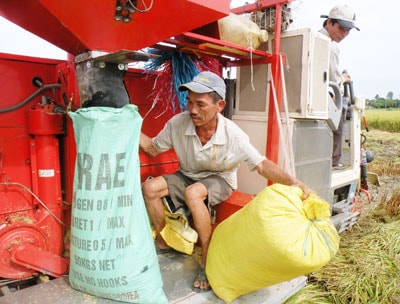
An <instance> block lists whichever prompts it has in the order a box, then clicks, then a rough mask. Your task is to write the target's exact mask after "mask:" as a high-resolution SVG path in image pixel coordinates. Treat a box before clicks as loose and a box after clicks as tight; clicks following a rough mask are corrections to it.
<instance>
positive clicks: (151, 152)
mask: <svg viewBox="0 0 400 304" xmlns="http://www.w3.org/2000/svg"><path fill="white" fill-rule="evenodd" d="M139 148H140V150H142V151H143V152H144V153H145V154H146V155H147V156H149V157H154V156H157V155H158V154H159V153H158V152H157V151H156V149H154V147H153V144H152V142H151V138H150V137H148V136H147V135H145V134H143V133H142V132H140V140H139Z"/></svg>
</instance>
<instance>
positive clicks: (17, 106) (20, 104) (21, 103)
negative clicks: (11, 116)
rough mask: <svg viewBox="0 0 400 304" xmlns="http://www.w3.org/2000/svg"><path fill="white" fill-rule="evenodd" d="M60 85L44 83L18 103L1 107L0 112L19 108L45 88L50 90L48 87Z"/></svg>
mask: <svg viewBox="0 0 400 304" xmlns="http://www.w3.org/2000/svg"><path fill="white" fill-rule="evenodd" d="M60 87H61V84H58V83H57V84H46V85H44V86H42V87H40V88H39V89H38V90H36V91H35V92H34V93H33V94H32V95H30V96H29V97H28V98H26V99H24V100H23V101H21V102H20V103H18V104H16V105H14V106H11V107H8V108H2V109H0V113H6V112H11V111H14V110H16V109H19V108H20V107H22V106H24V105H26V104H27V103H28V102H30V101H31V100H32V99H33V98H35V97H36V96H38V95H39V94H40V93H42V92H43V91H45V90H50V89H58V88H60Z"/></svg>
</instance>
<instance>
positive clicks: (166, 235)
mask: <svg viewBox="0 0 400 304" xmlns="http://www.w3.org/2000/svg"><path fill="white" fill-rule="evenodd" d="M160 234H161V236H162V238H163V239H164V240H165V242H166V243H167V245H168V246H170V247H172V248H174V249H175V250H177V251H179V252H183V253H185V254H188V255H191V254H192V253H193V249H194V244H195V243H196V242H197V237H198V235H197V232H196V231H195V230H194V229H192V228H191V227H190V226H189V223H188V220H187V217H186V216H185V215H184V211H182V213H180V212H176V213H170V212H169V211H167V210H165V226H164V228H163V230H161V232H160Z"/></svg>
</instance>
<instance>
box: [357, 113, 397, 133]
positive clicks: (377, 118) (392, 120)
mask: <svg viewBox="0 0 400 304" xmlns="http://www.w3.org/2000/svg"><path fill="white" fill-rule="evenodd" d="M364 116H365V118H366V120H367V123H368V126H369V129H376V130H381V131H387V132H400V110H398V109H396V110H395V109H388V110H384V109H372V110H365V112H364Z"/></svg>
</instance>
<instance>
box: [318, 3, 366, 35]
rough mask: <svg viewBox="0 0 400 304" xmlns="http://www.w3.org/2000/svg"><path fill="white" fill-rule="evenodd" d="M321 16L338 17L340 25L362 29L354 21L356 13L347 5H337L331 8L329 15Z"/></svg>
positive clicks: (322, 16) (323, 16)
mask: <svg viewBox="0 0 400 304" xmlns="http://www.w3.org/2000/svg"><path fill="white" fill-rule="evenodd" d="M321 18H329V19H336V20H337V21H338V23H339V25H340V26H343V27H345V28H349V29H352V28H355V29H356V30H357V31H359V30H360V29H359V28H358V27H357V26H356V24H355V23H354V22H355V21H356V14H355V13H354V11H353V9H352V8H351V7H349V6H347V5H336V6H334V7H333V8H332V9H331V10H330V12H329V15H321Z"/></svg>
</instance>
